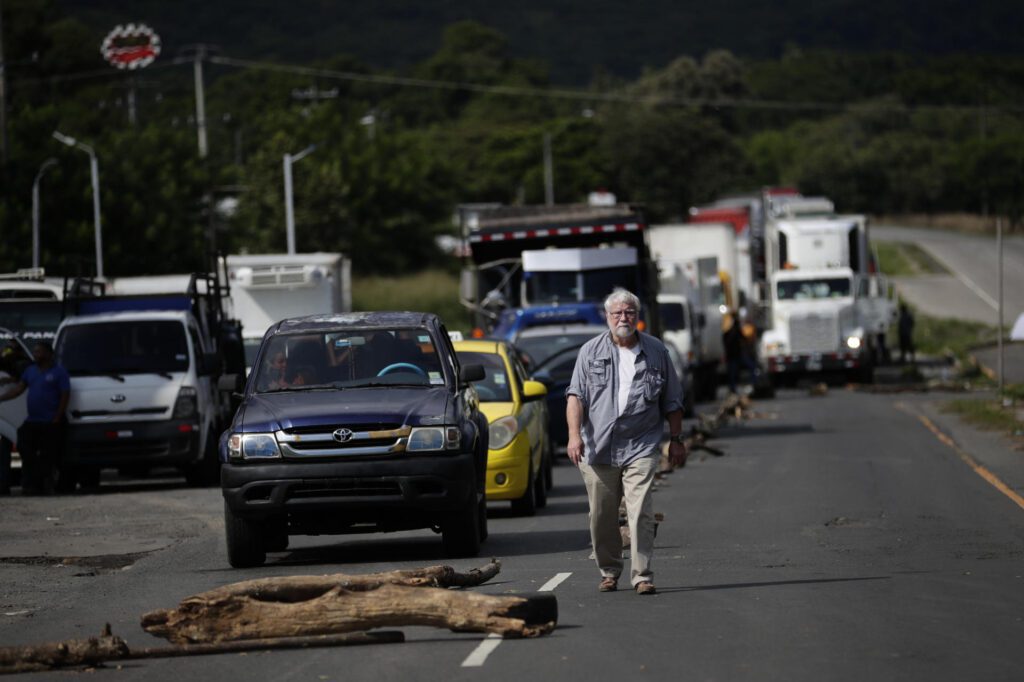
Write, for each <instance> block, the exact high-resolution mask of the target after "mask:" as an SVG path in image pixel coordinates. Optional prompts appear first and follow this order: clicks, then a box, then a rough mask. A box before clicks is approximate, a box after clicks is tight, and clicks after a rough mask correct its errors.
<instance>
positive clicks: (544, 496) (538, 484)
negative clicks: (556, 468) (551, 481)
mask: <svg viewBox="0 0 1024 682" xmlns="http://www.w3.org/2000/svg"><path fill="white" fill-rule="evenodd" d="M533 490H534V492H535V493H536V495H535V498H534V499H535V500H536V502H537V509H543V508H544V507H546V506H548V486H547V483H546V482H545V481H544V463H543V461H542V462H541V466H540V470H539V471H538V472H537V476H536V480H535V482H534V484H533Z"/></svg>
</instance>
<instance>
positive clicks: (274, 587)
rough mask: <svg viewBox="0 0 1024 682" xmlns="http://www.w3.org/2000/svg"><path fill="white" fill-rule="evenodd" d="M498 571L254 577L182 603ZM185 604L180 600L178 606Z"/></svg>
mask: <svg viewBox="0 0 1024 682" xmlns="http://www.w3.org/2000/svg"><path fill="white" fill-rule="evenodd" d="M500 571H501V562H500V561H498V560H496V559H491V562H490V563H489V564H487V565H486V566H482V567H480V568H474V569H473V570H471V571H469V572H468V573H459V572H457V571H456V570H455V569H454V568H452V567H451V566H428V567H426V568H416V569H411V570H407V571H388V572H384V573H369V574H366V575H347V574H345V573H333V574H331V575H312V576H285V577H279V578H258V579H256V580H243V581H242V582H237V583H231V584H230V585H224V586H223V587H218V588H217V589H214V590H210V591H209V592H203V593H201V594H196V595H192V596H191V597H188V598H187V599H186V601H195V600H198V601H200V602H216V601H219V600H222V599H227V598H229V597H252V598H253V599H256V600H259V601H278V602H301V601H306V600H308V599H315V598H317V597H319V596H321V595H323V594H325V593H327V592H329V591H330V590H332V589H333V588H335V587H340V588H343V589H345V590H349V591H352V592H364V591H367V590H375V589H377V588H378V587H380V586H382V585H402V586H405V587H476V586H477V585H482V584H483V583H485V582H487V581H488V580H490V579H491V578H493V577H494V576H496V575H498V573H499V572H500ZM184 603H185V602H184V601H183V602H182V604H184Z"/></svg>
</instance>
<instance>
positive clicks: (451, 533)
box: [441, 495, 480, 558]
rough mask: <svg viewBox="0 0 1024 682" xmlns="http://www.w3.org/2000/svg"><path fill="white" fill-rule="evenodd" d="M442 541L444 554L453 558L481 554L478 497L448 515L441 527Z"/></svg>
mask: <svg viewBox="0 0 1024 682" xmlns="http://www.w3.org/2000/svg"><path fill="white" fill-rule="evenodd" d="M441 539H442V540H443V542H444V553H445V554H446V555H448V556H449V557H451V558H462V557H474V556H476V555H478V554H479V553H480V502H479V500H477V496H476V495H473V497H472V498H471V499H470V500H469V502H468V503H467V504H466V506H465V507H463V508H462V509H461V510H460V511H457V512H451V513H449V514H448V515H447V517H446V518H445V520H444V523H443V524H442V525H441Z"/></svg>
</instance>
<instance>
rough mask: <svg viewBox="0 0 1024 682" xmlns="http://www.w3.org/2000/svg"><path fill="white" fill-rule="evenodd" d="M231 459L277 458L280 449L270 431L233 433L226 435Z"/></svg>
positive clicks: (279, 455)
mask: <svg viewBox="0 0 1024 682" xmlns="http://www.w3.org/2000/svg"><path fill="white" fill-rule="evenodd" d="M228 456H229V457H230V458H231V459H279V458H280V457H281V450H280V449H279V448H278V447H277V439H276V438H274V434H272V433H233V434H231V436H229V437H228Z"/></svg>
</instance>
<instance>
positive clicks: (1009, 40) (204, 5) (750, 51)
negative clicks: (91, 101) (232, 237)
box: [56, 0, 1024, 84]
mask: <svg viewBox="0 0 1024 682" xmlns="http://www.w3.org/2000/svg"><path fill="white" fill-rule="evenodd" d="M56 3H57V5H58V6H59V7H60V8H61V10H62V11H63V12H64V13H66V14H67V15H69V16H72V17H75V18H78V19H80V20H82V21H83V22H85V23H86V24H87V25H88V26H90V27H91V28H92V29H93V30H94V31H95V32H96V35H97V37H98V38H99V37H101V36H102V35H103V34H104V33H105V32H106V31H107V30H109V29H110V28H112V27H113V26H114V25H116V24H119V23H126V22H129V21H143V22H146V23H149V24H150V25H151V26H153V27H154V28H155V29H156V30H157V32H158V33H159V34H160V35H161V36H162V38H163V40H164V46H165V48H166V49H168V50H171V51H172V52H173V51H174V50H175V49H176V48H177V47H180V46H182V45H186V44H189V43H211V44H216V45H218V46H220V48H221V49H222V50H223V51H224V52H225V53H227V54H230V55H231V56H237V57H246V58H275V59H287V60H294V61H307V60H311V59H322V58H327V57H332V56H335V55H337V54H340V53H344V54H350V55H352V56H355V57H356V58H358V59H360V60H361V61H363V62H365V63H367V64H369V65H371V66H373V67H375V68H400V67H403V66H407V65H409V64H413V63H416V62H419V61H421V60H423V59H424V58H426V57H427V56H429V55H430V54H433V53H434V52H435V51H436V50H437V49H438V47H439V45H440V43H441V35H442V31H443V28H444V27H445V26H447V25H449V24H451V23H453V22H456V21H459V20H463V19H473V20H476V21H479V22H480V23H483V24H486V25H488V26H491V27H493V28H495V29H497V30H498V31H499V32H500V33H502V34H503V35H505V36H506V37H507V38H508V40H509V43H510V47H511V50H512V52H513V53H514V54H516V55H519V56H523V57H530V58H533V59H538V60H541V61H544V62H546V63H547V64H548V65H549V66H550V68H551V75H552V79H553V80H554V81H556V82H562V83H575V84H583V83H586V82H589V81H590V80H591V78H592V77H593V76H594V74H595V71H598V72H600V71H604V72H608V73H611V74H614V75H617V76H621V77H626V78H632V77H635V76H637V75H639V74H640V73H641V72H642V70H643V69H644V68H645V67H661V66H664V65H665V64H667V63H668V62H670V61H671V60H672V59H674V58H675V57H677V56H679V55H681V54H689V55H692V56H698V57H699V56H701V55H703V54H704V53H706V52H707V51H708V50H711V49H716V48H725V49H728V50H730V51H731V52H733V53H734V54H737V55H739V56H741V57H754V58H775V57H778V56H779V55H780V54H781V53H782V51H783V50H784V49H785V48H786V47H787V46H792V45H795V46H799V47H804V48H808V47H826V48H832V49H839V50H853V51H878V50H887V51H888V50H892V51H900V52H909V53H923V54H933V55H934V54H949V53H960V52H974V53H987V54H1022V53H1024V40H1021V37H1020V36H1021V35H1022V33H1024V3H1021V2H1020V0H888V1H886V2H876V1H870V0H869V1H868V2H865V1H864V0H813V1H808V0H775V1H774V2H771V3H766V2H763V1H761V0H714V1H710V2H709V1H708V0H635V1H633V2H623V1H622V0H589V1H588V2H581V1H579V0H517V1H516V2H484V1H483V0H421V1H419V2H415V1H411V0H348V1H331V0H289V1H288V2H281V1H280V0H176V1H175V2H167V0H135V2H133V3H132V4H131V6H130V7H129V8H127V9H126V7H125V5H126V3H125V2H123V0H56Z"/></svg>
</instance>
